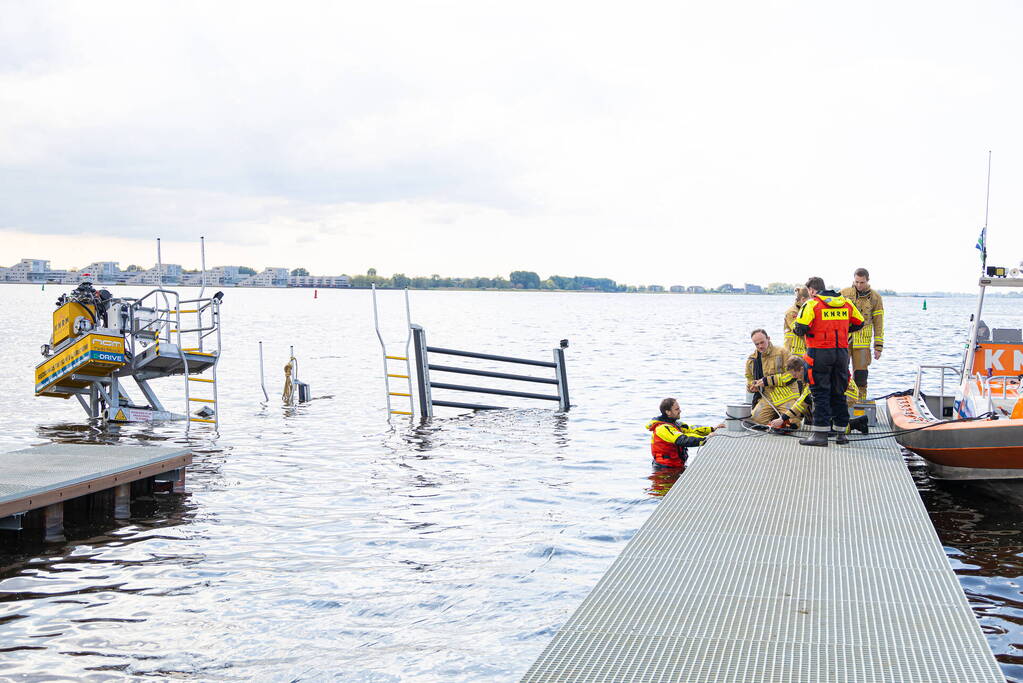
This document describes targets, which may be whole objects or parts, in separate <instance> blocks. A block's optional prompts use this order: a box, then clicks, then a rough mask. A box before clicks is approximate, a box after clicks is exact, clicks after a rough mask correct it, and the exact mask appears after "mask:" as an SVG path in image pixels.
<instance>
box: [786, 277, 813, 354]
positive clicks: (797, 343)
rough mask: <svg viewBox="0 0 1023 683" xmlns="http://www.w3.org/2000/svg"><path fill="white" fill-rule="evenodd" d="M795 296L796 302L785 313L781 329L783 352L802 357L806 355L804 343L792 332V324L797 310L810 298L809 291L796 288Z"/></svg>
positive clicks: (797, 313)
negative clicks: (783, 337)
mask: <svg viewBox="0 0 1023 683" xmlns="http://www.w3.org/2000/svg"><path fill="white" fill-rule="evenodd" d="M795 294H796V302H795V303H794V304H792V305H791V306H789V308H788V310H787V311H785V318H784V321H783V322H782V329H783V330H785V350H786V351H788V352H789V353H791V354H792V355H794V356H802V355H803V354H805V353H806V341H805V340H804V339H803V338H802V337H800V336H799V335H797V334H796V333H795V332H793V331H792V323H794V322H795V321H796V316H798V315H799V309H800V308H802V307H803V304H805V303H806V300H807V299H809V298H810V291H809V290H808V289H807V288H806V287H796V289H795Z"/></svg>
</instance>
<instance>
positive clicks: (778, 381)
mask: <svg viewBox="0 0 1023 683" xmlns="http://www.w3.org/2000/svg"><path fill="white" fill-rule="evenodd" d="M764 384H765V385H766V386H765V387H764V396H766V397H767V400H768V401H770V402H771V403H773V404H774V405H775V407H778V406H780V405H782V404H783V403H785V402H787V401H792V400H794V399H796V398H798V397H799V383H798V382H796V380H795V378H794V377H793V376H792V375H791V374H790V373H788V372H782V373H779V374H777V375H768V376H767V377H765V378H764Z"/></svg>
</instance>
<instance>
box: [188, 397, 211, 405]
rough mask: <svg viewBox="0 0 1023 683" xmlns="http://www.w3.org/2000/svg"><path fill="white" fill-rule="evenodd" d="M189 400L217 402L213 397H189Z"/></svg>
mask: <svg viewBox="0 0 1023 683" xmlns="http://www.w3.org/2000/svg"><path fill="white" fill-rule="evenodd" d="M188 400H189V401H198V402H199V403H216V401H214V400H213V399H212V398H192V397H191V396H190V397H189V398H188Z"/></svg>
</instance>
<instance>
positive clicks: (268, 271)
mask: <svg viewBox="0 0 1023 683" xmlns="http://www.w3.org/2000/svg"><path fill="white" fill-rule="evenodd" d="M289 277H291V272H290V271H289V270H288V269H287V268H264V269H263V272H262V273H256V274H255V275H250V276H249V277H247V278H245V279H244V280H242V281H241V282H239V283H238V284H239V285H241V286H242V287H287V286H288V278H289Z"/></svg>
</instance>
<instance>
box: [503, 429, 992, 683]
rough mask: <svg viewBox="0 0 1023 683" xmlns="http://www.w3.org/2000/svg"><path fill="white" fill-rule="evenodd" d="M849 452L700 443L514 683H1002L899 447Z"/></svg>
mask: <svg viewBox="0 0 1023 683" xmlns="http://www.w3.org/2000/svg"><path fill="white" fill-rule="evenodd" d="M878 412H879V422H880V424H879V426H878V427H877V428H875V430H872V431H877V430H884V431H887V430H888V429H890V427H889V426H888V422H887V416H886V415H880V413H883V412H884V411H883V409H881V410H879V411H878ZM858 436H859V435H858V434H857V435H853V436H851V437H850V439H851V440H853V442H852V443H851V444H850V445H849V446H836V445H835V444H834V442H832V444H831V445H830V446H829V447H828V448H826V449H824V448H812V447H807V446H800V445H799V441H798V439H796V438H793V437H787V436H779V435H773V434H764V433H760V432H749V433H748V435H747V434H743V433H736V432H724V433H723V434H722V435H720V436H716V437H713V438H712V439H710V441H708V443H707V445H706V446H704V447H702V448H701V449H700V450H699V451H698V452H697V455H696V457H694V458H692V459H691V461H690V462H691V464H690V467H689V469H688V470H687V471H686V472H685V474H683V475H682V476H681V477H680V478H679V480H678V482H677V483H676V484H675V485H674V487H672V490H671V491H670V492H669V493H668V495H667V496H666V497H665V499H664V500H663V501H662V502H661V503H660V504H659V505H658V506H657V510H656V511H655V512H654V514H653V515H652V516H651V517H650V519H648V520H647V522H646V523H645V524H644V525H643V526H642V528H640V530H639V531H638V532H637V533H636V535H635V536H634V537H633V538H632V539H631V540H630V541H629V543H628V545H627V546H626V547H625V549H624V550H623V551H622V554H621V556H620V557H618V559H617V560H616V561H615V562H614V564H612V566H611V568H610V569H609V570H608V572H607V574H606V575H605V576H604V577H603V578H602V579H601V580H600V582H599V583H598V584H597V586H596V587H595V588H594V589H593V591H592V592H591V593H590V595H589V596H588V597H587V598H586V599H585V600H584V601H583V603H582V605H581V606H580V607H579V608H578V609H577V610H576V612H575V614H573V615H572V617H571V618H570V619H569V620H568V622H567V623H566V624H565V625H564V626H563V627H562V628H561V630H560V631H559V632H558V633H557V635H556V636H555V637H554V639H553V641H552V642H551V643H550V644H549V645H548V646H547V648H546V649H545V650H544V651H543V653H542V654H541V655H540V657H539V659H537V661H536V662H535V663H534V664H533V665H532V667H531V668H530V669H529V671H528V672H527V673H526V675H525V677H524V678H523V681H526V682H529V683H533V682H541V681H566V682H567V681H571V682H572V683H582V682H584V681H593V682H596V681H608V682H611V681H614V682H619V681H716V682H724V681H735V682H742V683H747V682H749V681H758V682H762V681H786V682H795V681H806V682H808V683H810V682H813V683H817V682H822V681H847V682H850V683H852V682H856V683H862V682H868V681H949V682H952V681H955V682H957V683H965V682H966V681H991V683H996V682H997V683H1003V682H1004V681H1005V676H1004V675H1003V674H1002V673H1001V671H1000V669H999V667H998V663H997V662H996V660H995V658H994V656H993V655H992V653H991V649H990V647H989V646H988V643H987V641H986V639H985V637H984V634H983V633H982V632H981V629H980V626H979V625H978V622H977V618H976V616H975V615H974V613H973V611H972V610H971V609H970V606H969V604H968V602H967V600H966V596H965V595H964V594H963V591H962V588H961V587H960V585H959V582H958V580H957V579H956V576H955V574H954V573H953V572H952V569H951V568H950V566H949V562H948V560H947V559H946V557H945V553H944V551H943V549H942V546H941V543H940V541H939V540H938V536H937V534H936V532H935V531H934V527H933V526H932V524H931V521H930V518H929V517H928V514H927V510H926V509H925V508H924V505H923V502H922V501H921V500H920V495H919V493H918V492H917V489H916V486H915V484H914V483H913V480H912V477H911V476H910V474H909V471H908V470H907V468H906V465H905V462H904V460H903V456H902V453H901V450H900V448H899V446H898V445H897V444H896V443H895V440H894V439H893V438H890V437H885V438H880V439H872V440H869V441H868V440H864V441H860V442H856V441H855V439H856V438H857V437H858Z"/></svg>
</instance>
